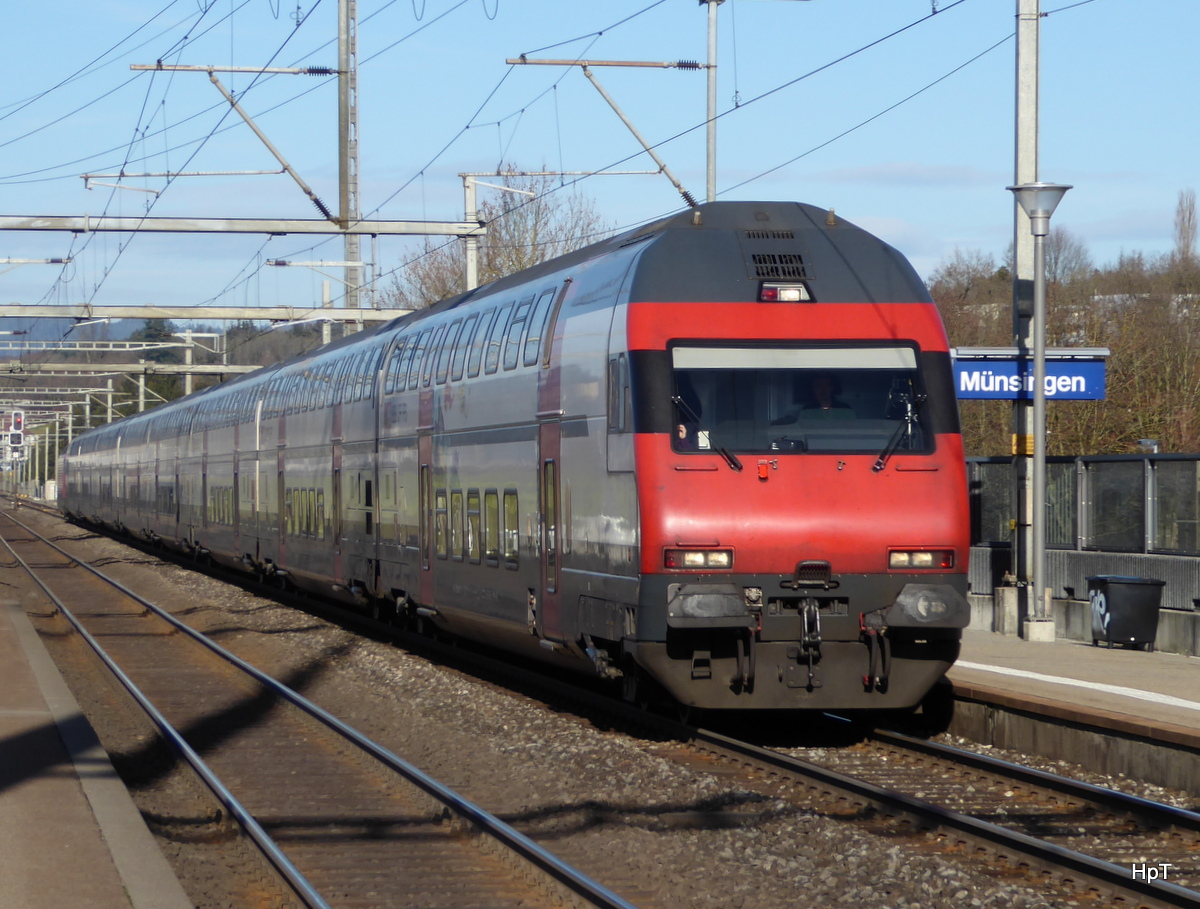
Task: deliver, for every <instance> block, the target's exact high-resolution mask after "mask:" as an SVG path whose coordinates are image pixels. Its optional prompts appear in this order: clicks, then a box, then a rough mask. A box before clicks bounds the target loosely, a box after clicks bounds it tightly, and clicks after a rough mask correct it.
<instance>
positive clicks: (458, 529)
mask: <svg viewBox="0 0 1200 909" xmlns="http://www.w3.org/2000/svg"><path fill="white" fill-rule="evenodd" d="M450 555H451V556H453V557H454V561H456V562H461V561H462V560H463V494H462V490H461V489H452V490H451V491H450Z"/></svg>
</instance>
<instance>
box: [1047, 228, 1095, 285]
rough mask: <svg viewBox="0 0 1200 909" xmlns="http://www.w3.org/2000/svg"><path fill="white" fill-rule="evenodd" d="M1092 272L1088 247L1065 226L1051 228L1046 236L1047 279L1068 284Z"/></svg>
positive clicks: (1054, 282)
mask: <svg viewBox="0 0 1200 909" xmlns="http://www.w3.org/2000/svg"><path fill="white" fill-rule="evenodd" d="M1091 273H1092V257H1091V256H1089V255H1088V251H1087V247H1086V246H1084V245H1083V243H1082V242H1080V241H1079V240H1078V239H1077V238H1076V236H1075V235H1074V234H1073V233H1071V232H1070V231H1069V230H1067V229H1066V228H1065V227H1052V228H1050V235H1049V236H1047V237H1046V281H1047V282H1048V283H1050V284H1066V283H1068V282H1070V281H1075V280H1078V279H1080V278H1086V277H1087V276H1088V275H1090V274H1091Z"/></svg>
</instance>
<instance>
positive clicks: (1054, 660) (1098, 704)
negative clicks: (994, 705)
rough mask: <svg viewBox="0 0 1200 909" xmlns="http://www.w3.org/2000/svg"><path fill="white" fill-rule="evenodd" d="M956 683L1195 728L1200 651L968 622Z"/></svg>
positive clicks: (1199, 713)
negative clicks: (1148, 648)
mask: <svg viewBox="0 0 1200 909" xmlns="http://www.w3.org/2000/svg"><path fill="white" fill-rule="evenodd" d="M949 678H950V680H951V681H952V682H954V683H955V687H956V689H961V690H969V689H971V688H980V689H983V688H986V689H998V690H1003V691H1006V692H1009V693H1010V694H1012V695H1014V696H1019V697H1030V698H1036V699H1039V700H1041V701H1048V702H1055V703H1058V704H1061V705H1062V706H1063V708H1064V709H1065V710H1071V711H1075V712H1078V713H1080V714H1083V713H1085V712H1096V713H1104V714H1109V715H1112V716H1114V717H1125V718H1127V720H1128V722H1129V723H1130V724H1131V725H1134V726H1143V725H1161V726H1164V727H1167V726H1170V727H1176V728H1177V729H1190V730H1194V731H1195V733H1196V734H1197V735H1198V736H1200V658H1197V657H1192V656H1184V655H1181V654H1175V653H1161V652H1154V653H1145V652H1142V651H1138V650H1131V649H1125V648H1120V647H1115V646H1114V647H1113V648H1112V649H1111V650H1110V649H1109V648H1107V647H1105V646H1103V645H1101V646H1099V647H1093V646H1092V645H1091V644H1090V643H1083V642H1079V641H1064V640H1061V639H1060V640H1056V641H1054V642H1048V643H1042V642H1033V641H1025V640H1022V639H1020V638H1018V637H1014V636H1011V635H1003V634H995V633H993V632H990V631H977V630H973V629H970V628H968V629H967V630H966V631H965V632H964V634H963V647H962V654H961V656H960V657H959V661H958V662H957V663H956V664H955V665H954V667H953V668H952V669H951V670H950V673H949Z"/></svg>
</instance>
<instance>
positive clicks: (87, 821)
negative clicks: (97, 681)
mask: <svg viewBox="0 0 1200 909" xmlns="http://www.w3.org/2000/svg"><path fill="white" fill-rule="evenodd" d="M0 906H11V907H14V909H16V907H20V909H62V907H64V906H87V907H89V909H128V907H133V909H188V907H192V906H193V903H192V902H191V900H189V899H188V898H187V896H186V894H185V893H184V890H183V887H182V886H181V885H180V883H179V881H178V880H177V879H176V877H175V874H174V873H173V872H172V870H171V867H170V865H169V864H168V863H167V860H166V859H165V858H164V857H163V854H162V852H161V851H160V850H159V848H158V845H157V844H156V843H155V841H154V837H153V836H152V834H151V833H150V831H149V829H147V827H146V824H145V822H144V821H143V820H142V817H141V815H140V814H139V813H138V811H137V808H136V807H135V806H134V804H133V802H132V800H131V799H130V796H129V792H128V791H127V790H126V788H125V785H124V783H122V782H121V779H120V778H119V777H118V776H117V773H116V771H115V770H114V769H113V767H112V764H111V763H110V762H109V760H108V756H107V755H106V754H105V752H104V750H103V749H102V748H101V747H100V743H99V742H98V741H97V739H96V735H95V733H94V731H93V730H92V727H91V726H90V725H89V724H88V721H87V720H86V718H85V717H84V716H83V714H82V712H81V711H80V709H79V705H78V704H77V703H76V701H75V698H74V697H73V696H72V695H71V693H70V691H69V690H68V689H67V686H66V683H65V682H64V681H63V679H62V677H61V676H60V675H59V673H58V669H57V668H56V667H55V665H54V663H53V661H52V660H51V659H50V656H49V654H48V653H47V652H46V649H45V647H43V646H42V642H41V640H40V639H39V638H38V635H37V632H36V631H35V630H34V628H33V625H32V623H31V622H30V621H29V618H28V616H26V614H25V612H24V610H23V609H22V608H21V606H20V605H19V604H18V603H15V602H12V601H0Z"/></svg>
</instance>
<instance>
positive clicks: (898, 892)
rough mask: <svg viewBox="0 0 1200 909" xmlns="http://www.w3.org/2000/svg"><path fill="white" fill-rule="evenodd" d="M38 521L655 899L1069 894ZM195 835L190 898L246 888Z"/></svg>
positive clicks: (1034, 903) (111, 726)
mask: <svg viewBox="0 0 1200 909" xmlns="http://www.w3.org/2000/svg"><path fill="white" fill-rule="evenodd" d="M35 524H38V525H40V527H41V528H43V529H45V528H49V529H50V530H51V533H50V534H49V535H50V536H52V537H53V536H57V537H59V538H60V539H63V540H64V541H69V539H70V538H83V537H88V539H87V540H86V542H85V543H84V545H86V547H87V550H88V553H89V556H90V557H91V558H92V559H100V560H101V561H103V562H104V563H106V564H105V565H104V568H103V570H105V571H106V572H108V573H110V574H111V575H113V576H114V577H116V578H117V579H118V580H122V581H124V582H126V583H128V584H129V585H130V586H134V585H136V587H137V589H139V590H140V591H141V592H143V593H144V594H145V595H147V596H149V597H150V598H151V599H153V600H155V601H156V602H159V603H162V604H164V605H167V606H169V608H172V609H173V610H174V611H175V612H176V613H177V614H180V615H181V617H185V618H186V619H187V620H188V621H189V622H190V623H192V624H193V625H195V626H196V627H197V628H199V629H200V630H202V631H208V632H209V633H213V634H214V635H215V637H216V638H217V640H219V641H220V642H221V643H222V644H223V645H224V646H226V647H228V648H229V649H231V650H233V651H234V652H235V653H238V654H239V655H240V656H242V657H243V658H245V659H247V660H249V661H251V662H253V663H255V664H256V665H258V666H260V667H261V668H263V669H265V670H266V671H269V672H272V673H273V674H275V675H277V676H280V677H286V676H287V675H288V674H291V673H301V672H303V673H306V676H305V677H306V684H305V686H304V687H303V688H302V691H303V693H304V694H305V695H306V696H307V697H309V698H311V699H312V700H314V701H316V702H317V703H319V704H321V705H322V706H323V707H325V708H326V709H328V710H330V711H331V712H333V713H334V714H336V715H338V716H340V717H341V718H342V719H344V720H345V721H347V722H349V723H350V724H351V725H353V726H356V727H357V728H358V729H360V730H361V731H362V732H364V733H365V734H367V735H369V736H371V737H372V738H375V739H376V740H377V741H380V742H381V743H383V744H384V745H386V746H387V747H389V748H391V749H392V750H393V751H394V752H395V753H397V754H399V755H400V756H402V757H403V758H405V759H406V760H408V761H410V762H411V763H413V764H415V765H417V766H418V767H420V768H421V769H422V770H424V771H426V772H428V773H429V774H431V775H432V776H434V777H435V778H437V779H439V780H441V781H442V782H444V783H446V784H447V785H449V786H451V787H452V788H454V789H456V790H458V791H459V792H461V793H462V794H464V795H465V796H466V797H468V798H470V799H471V800H473V801H475V802H476V803H477V804H479V805H481V806H483V807H485V808H487V809H488V810H490V811H492V812H493V813H495V814H497V815H499V816H501V817H502V818H504V819H505V820H507V821H508V822H509V823H511V824H513V825H514V826H516V827H517V828H518V829H520V830H522V831H523V832H525V833H528V834H530V835H531V836H533V837H534V838H536V839H538V840H539V841H540V842H541V843H543V845H545V846H546V847H547V848H549V849H551V850H552V851H555V852H556V853H558V854H560V855H562V856H563V857H564V858H565V859H566V860H568V861H571V862H574V863H576V864H579V865H580V866H581V867H583V868H584V869H585V870H587V871H588V872H589V873H591V874H593V875H594V876H596V877H597V878H598V879H600V880H601V881H602V882H604V883H607V884H609V885H610V886H613V887H615V888H616V889H619V890H626V889H627V888H628V889H632V890H636V891H639V892H641V893H649V894H652V895H653V898H652V900H651V902H652V903H653V904H654V905H657V906H661V907H672V909H674V907H689V909H740V907H756V909H757V907H785V906H792V905H800V904H802V905H805V906H813V907H824V906H829V907H837V906H881V907H917V906H920V907H930V909H938V907H955V909H958V907H1021V909H1024V907H1028V909H1040V907H1051V906H1071V905H1075V902H1074V901H1073V900H1063V899H1061V898H1058V899H1055V898H1051V897H1044V896H1042V895H1039V894H1038V893H1037V892H1036V890H1033V889H1029V888H1018V887H1014V886H1012V885H1010V884H1007V883H1003V882H999V881H997V880H996V879H995V878H993V877H991V876H990V875H989V874H987V873H985V872H983V871H980V870H975V869H974V868H969V867H967V866H965V865H964V864H962V863H961V862H958V861H955V860H954V859H953V858H950V857H945V856H942V855H938V854H931V853H930V852H926V851H923V849H922V848H921V846H920V845H918V846H916V847H914V846H913V845H911V843H910V844H908V845H905V844H902V843H898V842H895V841H889V840H886V839H883V838H880V837H876V836H872V835H870V834H869V833H867V832H865V831H863V830H862V829H861V828H858V827H856V825H855V824H853V823H846V822H842V821H837V820H834V819H831V818H827V817H822V816H818V815H815V814H813V813H812V812H809V811H807V810H802V809H797V808H796V807H794V806H792V805H790V804H787V803H785V802H783V801H780V800H776V799H773V798H768V797H764V796H761V795H759V794H757V793H754V792H752V791H749V790H746V789H743V788H740V787H738V786H737V785H736V784H734V785H731V784H730V782H729V781H727V780H725V779H723V778H722V777H720V776H719V775H715V774H709V773H697V772H694V771H692V770H689V769H686V768H683V767H681V766H680V765H678V764H676V763H674V762H672V761H670V760H667V759H666V758H664V757H663V756H661V755H659V754H656V750H657V749H658V748H659V747H660V746H658V745H656V744H655V743H653V742H647V741H642V740H639V739H636V738H632V737H630V736H628V735H625V734H623V733H614V732H611V731H605V730H601V729H597V728H595V727H593V726H591V725H590V724H587V723H584V722H581V721H580V720H579V719H577V718H573V717H570V716H562V715H559V714H557V713H555V712H553V711H552V710H550V709H548V708H546V707H545V706H544V705H541V704H538V703H536V702H533V701H530V700H528V699H526V698H524V697H522V696H520V695H516V694H512V693H509V692H505V691H501V690H497V689H496V688H494V687H493V686H491V685H488V684H486V683H483V682H480V681H477V680H474V679H472V678H469V677H466V676H464V675H462V674H461V673H458V672H456V671H453V670H449V669H446V668H443V667H440V666H438V665H435V664H433V663H431V662H429V661H428V660H426V659H424V658H421V657H418V656H414V655H411V654H408V653H406V652H404V651H402V650H400V649H398V648H396V647H394V646H391V645H389V644H385V643H381V642H377V641H372V640H369V639H364V638H361V637H358V636H356V635H353V634H350V633H348V632H346V631H344V630H342V629H340V628H338V627H337V626H335V625H332V624H330V623H328V622H326V621H324V620H322V619H319V618H314V617H313V616H310V615H308V614H305V613H302V612H298V611H296V610H292V609H289V608H286V607H283V606H280V605H278V604H276V603H273V602H271V601H270V600H266V599H263V598H260V597H258V596H255V595H253V594H250V593H247V592H246V591H243V590H241V589H239V588H237V587H234V586H230V585H227V584H223V583H221V582H219V581H215V580H213V579H211V578H208V577H207V576H204V575H201V574H198V573H195V572H191V571H188V570H186V569H182V568H178V567H175V566H171V565H163V564H161V563H157V562H155V561H154V560H152V559H150V558H149V557H147V556H145V555H143V554H141V553H139V552H137V551H135V550H131V549H129V548H127V547H125V546H122V545H121V544H119V543H117V542H115V541H113V540H109V539H104V538H98V537H93V536H91V535H89V534H87V533H86V532H85V531H83V530H81V529H79V528H72V527H69V526H66V525H59V526H58V528H57V529H55V528H54V527H53V524H52V522H51V520H50V519H46V518H39V519H38V520H37V521H35ZM65 545H68V547H69V548H70V543H69V542H65ZM314 669H315V670H317V671H315V672H313V671H312V670H314ZM68 680H69V681H70V682H72V684H73V685H74V684H79V683H81V680H80V679H78V678H76V679H72V678H71V677H70V676H68ZM81 700H82V699H81ZM91 701H93V703H92V704H91V705H90V706H89V705H88V704H85V709H88V711H89V714H91V717H90V718H91V719H92V722H93V724H95V725H96V726H97V727H98V731H99V732H100V734H101V737H102V739H104V740H105V744H106V747H109V748H110V750H113V747H114V746H113V744H111V743H112V742H115V741H119V740H120V737H121V736H128V735H129V734H130V733H129V730H128V729H124V728H122V726H123V725H124V726H127V725H128V721H125V722H124V723H122V721H119V720H117V719H114V717H113V715H112V711H111V710H107V709H105V708H104V706H103V704H100V703H99V702H97V699H95V698H93V699H91ZM117 747H120V746H119V745H118V746H117ZM135 751H136V749H135ZM168 785H173V786H175V787H179V786H180V785H181V784H180V783H179V782H178V781H177V780H175V781H168ZM143 810H145V809H143ZM187 849H188V846H187V844H185V843H180V842H178V841H174V840H172V841H169V842H167V843H165V845H164V851H165V852H167V854H168V857H169V858H171V859H172V861H173V862H174V864H175V867H176V870H177V873H179V874H180V876H181V879H182V880H183V881H184V884H185V887H187V888H188V890H189V893H190V894H191V895H192V897H193V899H195V900H196V901H197V904H198V905H199V906H201V907H203V909H209V907H210V906H211V907H216V906H227V905H228V906H232V905H238V903H237V902H236V900H234V899H232V898H231V897H230V896H229V894H227V893H222V891H221V890H220V888H217V889H216V890H213V889H212V887H211V884H212V875H213V873H214V872H213V869H212V868H211V865H209V866H206V865H205V862H204V861H203V860H202V859H189V858H188V856H187V854H186V853H187ZM209 894H212V895H211V896H210V895H209ZM1082 904H1084V905H1095V904H1094V903H1092V902H1084V903H1082Z"/></svg>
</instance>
